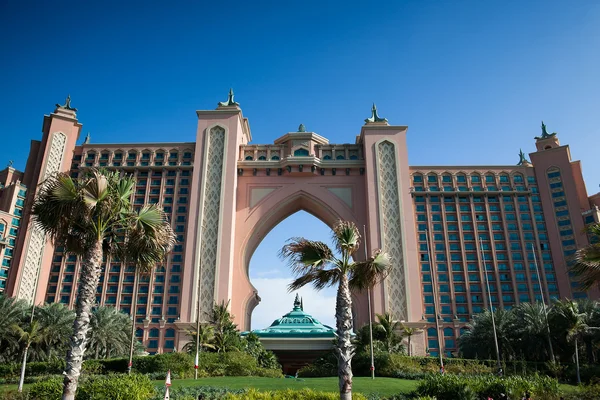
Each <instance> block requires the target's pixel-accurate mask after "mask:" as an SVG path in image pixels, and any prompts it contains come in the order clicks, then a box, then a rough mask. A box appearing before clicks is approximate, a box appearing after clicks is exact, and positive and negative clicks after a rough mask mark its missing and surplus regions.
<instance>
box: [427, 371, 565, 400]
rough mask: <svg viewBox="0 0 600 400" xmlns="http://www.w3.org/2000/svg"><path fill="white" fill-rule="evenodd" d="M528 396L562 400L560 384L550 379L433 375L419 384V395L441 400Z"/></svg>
mask: <svg viewBox="0 0 600 400" xmlns="http://www.w3.org/2000/svg"><path fill="white" fill-rule="evenodd" d="M526 392H529V393H531V395H532V397H533V398H538V399H545V400H552V399H558V396H559V390H558V381H556V380H555V379H552V378H549V377H546V376H530V377H527V378H524V377H519V376H511V377H507V378H498V377H496V376H494V375H485V376H465V375H449V374H446V375H441V374H430V375H428V376H426V377H425V379H423V380H421V381H420V382H419V385H418V386H417V389H416V391H415V394H417V395H420V396H432V397H435V398H436V399H437V400H476V399H481V398H483V399H487V398H488V397H492V398H494V399H497V398H500V394H501V393H504V394H505V395H507V396H508V397H509V398H510V399H518V398H521V396H523V394H524V393H526Z"/></svg>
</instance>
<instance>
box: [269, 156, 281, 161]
mask: <svg viewBox="0 0 600 400" xmlns="http://www.w3.org/2000/svg"><path fill="white" fill-rule="evenodd" d="M271 160H272V161H278V160H279V156H273V157H271Z"/></svg>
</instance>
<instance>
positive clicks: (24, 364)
mask: <svg viewBox="0 0 600 400" xmlns="http://www.w3.org/2000/svg"><path fill="white" fill-rule="evenodd" d="M28 350H29V346H26V347H25V351H24V352H23V364H22V365H21V379H19V393H21V392H22V391H23V383H24V382H25V367H26V366H27V351H28Z"/></svg>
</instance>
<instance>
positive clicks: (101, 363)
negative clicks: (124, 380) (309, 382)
mask: <svg viewBox="0 0 600 400" xmlns="http://www.w3.org/2000/svg"><path fill="white" fill-rule="evenodd" d="M127 363H128V359H126V358H115V359H108V360H86V361H85V362H84V363H83V373H84V374H87V375H105V374H110V373H125V372H127ZM199 365H200V368H199V371H198V374H199V376H265V377H281V375H282V374H281V370H279V369H267V368H261V367H259V366H258V363H257V361H256V359H255V358H254V357H252V356H251V355H250V354H247V353H244V352H228V353H202V354H201V355H200V359H199ZM64 368H65V365H64V361H55V362H51V363H42V362H38V363H33V362H32V363H28V364H27V370H26V373H25V376H26V377H27V379H31V378H32V377H36V376H47V375H60V374H62V371H63V370H64ZM133 370H134V371H136V372H138V373H141V374H150V375H151V376H152V377H153V378H154V377H155V376H156V379H163V378H164V376H165V374H166V372H167V370H171V373H172V374H173V376H174V377H177V378H189V377H192V376H193V375H194V360H193V358H192V357H191V356H190V355H189V354H187V353H165V354H158V355H154V356H146V357H134V359H133ZM19 374H20V365H18V364H3V365H0V383H2V382H3V383H9V382H13V381H15V380H18V378H19ZM29 382H32V381H29Z"/></svg>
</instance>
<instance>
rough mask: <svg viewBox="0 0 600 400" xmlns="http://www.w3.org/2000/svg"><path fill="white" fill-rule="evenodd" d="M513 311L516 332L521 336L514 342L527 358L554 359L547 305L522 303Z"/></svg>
mask: <svg viewBox="0 0 600 400" xmlns="http://www.w3.org/2000/svg"><path fill="white" fill-rule="evenodd" d="M512 313H513V314H514V316H515V320H516V325H515V333H516V335H517V337H518V338H519V340H518V342H517V343H515V344H514V348H515V350H516V349H517V348H518V350H519V352H520V353H521V355H522V356H523V357H524V358H525V359H527V360H535V361H548V360H550V361H552V356H551V351H550V344H549V342H548V340H549V337H548V320H547V319H546V306H545V305H543V304H542V303H539V302H536V303H521V304H519V305H518V306H516V307H515V308H514V309H513V310H512Z"/></svg>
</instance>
